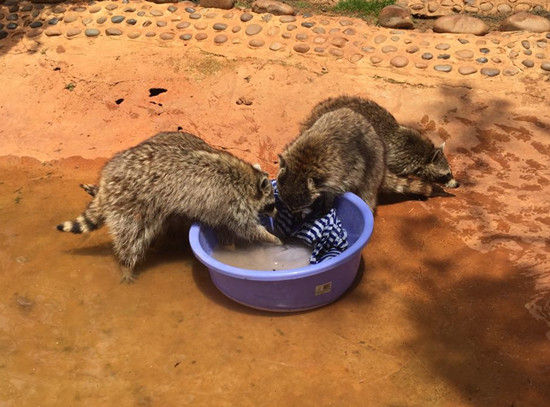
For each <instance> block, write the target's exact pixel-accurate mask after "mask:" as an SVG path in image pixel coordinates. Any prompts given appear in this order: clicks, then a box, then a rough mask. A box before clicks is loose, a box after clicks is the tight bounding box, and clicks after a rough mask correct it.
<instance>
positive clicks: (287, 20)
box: [279, 16, 296, 23]
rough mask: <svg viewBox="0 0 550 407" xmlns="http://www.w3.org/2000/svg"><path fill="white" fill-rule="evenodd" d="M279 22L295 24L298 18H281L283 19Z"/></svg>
mask: <svg viewBox="0 0 550 407" xmlns="http://www.w3.org/2000/svg"><path fill="white" fill-rule="evenodd" d="M279 21H280V22H281V23H293V22H294V21H296V17H294V16H281V17H279Z"/></svg>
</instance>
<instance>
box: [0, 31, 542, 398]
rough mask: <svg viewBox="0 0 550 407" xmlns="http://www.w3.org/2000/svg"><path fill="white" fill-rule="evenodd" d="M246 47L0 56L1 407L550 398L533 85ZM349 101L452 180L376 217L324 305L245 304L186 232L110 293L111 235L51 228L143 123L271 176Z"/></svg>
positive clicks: (71, 212)
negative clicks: (442, 189)
mask: <svg viewBox="0 0 550 407" xmlns="http://www.w3.org/2000/svg"><path fill="white" fill-rule="evenodd" d="M244 48H245V46H244V45H241V46H235V47H233V48H231V49H230V50H228V51H224V52H221V51H220V52H214V51H213V50H212V49H209V48H200V47H199V46H195V45H189V46H184V45H181V44H179V45H178V44H176V45H166V44H164V43H161V42H152V41H146V40H145V39H144V40H143V41H142V40H136V41H129V40H127V39H120V40H114V39H111V38H109V37H99V38H97V39H95V40H94V41H93V42H92V41H91V40H89V39H87V38H83V37H80V38H76V39H73V40H67V39H63V38H51V39H48V38H44V39H42V40H41V41H40V43H39V44H34V43H31V42H28V41H25V40H22V41H20V42H18V43H17V44H14V46H13V47H12V48H10V49H9V50H4V51H3V52H2V55H1V56H0V67H1V70H2V72H3V87H2V92H1V93H0V112H1V117H2V125H1V126H0V145H1V150H0V153H1V155H2V157H1V158H0V224H1V225H2V227H1V228H0V281H1V284H0V297H1V298H2V301H1V302H0V404H2V405H5V406H35V405H52V406H53V405H56V406H57V405H90V406H96V405H98V404H101V405H119V406H133V405H142V406H147V405H150V406H157V405H158V406H163V405H204V406H211V405H221V406H232V405H238V406H262V405H265V406H272V405H291V406H293V405H296V406H310V405H311V406H331V405H334V406H337V405H356V406H360V405H384V406H431V405H438V406H503V405H506V406H510V405H515V406H543V405H548V404H549V403H550V375H549V373H550V346H549V342H548V341H549V339H550V334H549V333H548V331H549V329H550V327H549V325H548V323H549V322H550V296H549V289H550V282H549V281H550V277H549V274H548V270H549V266H550V261H549V253H550V241H549V238H548V236H549V233H548V232H549V229H550V218H549V217H548V213H549V209H550V208H549V202H550V201H549V198H550V193H549V187H548V184H549V183H550V170H549V158H550V144H549V138H548V137H549V135H550V134H549V131H550V130H549V129H550V113H549V112H550V110H549V109H548V106H549V102H548V82H545V79H544V77H543V76H541V75H540V73H538V71H537V73H530V72H526V73H522V74H521V75H520V76H516V77H505V76H500V77H498V78H496V79H495V78H483V77H480V76H476V77H475V78H473V77H464V78H462V77H459V76H457V75H454V76H450V75H449V76H441V75H438V74H435V73H433V72H428V71H422V70H418V71H413V70H407V71H397V70H392V69H391V68H388V67H376V66H369V65H366V64H363V65H351V64H349V63H347V61H345V60H341V59H325V58H321V57H315V56H311V57H309V58H306V57H303V56H301V55H298V54H292V53H288V54H287V55H285V58H284V59H281V58H274V57H273V56H272V54H271V53H270V51H269V50H267V49H265V50H263V49H256V50H253V51H250V50H248V49H247V50H244ZM27 49H31V52H28V51H27ZM32 50H34V52H32ZM56 68H59V69H56ZM69 83H73V84H74V85H75V86H74V89H72V90H70V89H66V86H67V85H68V84H69ZM153 87H161V88H165V89H167V92H165V93H162V94H160V95H158V96H154V97H150V96H149V89H150V88H153ZM343 92H348V93H353V94H359V95H363V96H370V97H372V98H373V99H375V100H377V101H378V102H379V103H380V104H382V105H384V106H385V107H387V108H388V109H389V110H390V111H391V112H392V113H393V114H394V115H395V116H396V117H397V118H398V119H399V120H400V121H401V122H403V123H405V124H409V125H413V126H416V127H418V128H420V129H422V130H424V131H425V132H426V133H427V134H428V135H429V136H430V137H432V138H433V139H434V140H435V141H436V142H441V141H442V140H445V141H446V142H447V143H446V146H447V154H448V156H449V159H450V162H451V165H452V167H453V169H454V171H455V175H456V177H457V178H458V179H459V180H460V181H461V182H462V187H461V188H460V189H458V190H456V197H454V198H446V199H442V198H440V199H432V200H429V201H427V202H419V201H406V202H401V203H394V204H389V205H385V206H381V207H380V209H379V212H378V214H377V219H376V223H375V232H374V235H373V238H372V240H371V242H370V243H369V245H368V246H367V247H366V248H365V250H364V252H363V264H362V266H361V267H362V272H363V275H362V279H361V280H360V281H359V282H358V283H357V285H356V287H355V288H354V289H353V290H352V291H351V292H349V293H348V294H347V295H346V296H345V297H343V298H342V299H341V300H340V301H338V302H336V303H335V304H333V305H331V306H328V307H325V308H322V309H319V310H315V311H312V312H307V313H300V314H291V315H274V314H269V313H264V312H257V311H254V310H250V309H247V308H245V307H242V306H240V305H238V304H236V303H234V302H232V301H230V300H228V299H226V298H225V297H224V296H223V295H222V294H220V293H219V292H218V291H217V290H216V288H215V287H214V286H213V285H212V283H211V281H210V279H209V276H208V274H207V271H206V270H205V268H204V267H203V266H201V265H200V264H199V263H198V262H197V261H196V260H194V258H193V256H192V254H191V252H190V250H189V248H188V246H187V244H186V242H185V239H184V238H183V239H182V242H173V243H172V244H170V245H166V244H159V245H157V247H156V248H154V249H153V250H152V251H151V253H150V255H149V257H148V260H147V261H146V263H145V264H144V265H143V267H142V269H141V273H140V276H139V279H138V280H137V282H136V284H134V285H121V284H119V274H118V269H117V267H116V264H115V262H114V259H113V258H112V255H111V247H110V240H109V237H108V234H107V231H106V230H100V231H98V232H95V233H93V234H90V235H87V236H73V235H69V234H60V233H58V232H57V231H56V230H55V225H56V224H57V223H58V222H59V221H63V220H66V219H69V218H72V217H74V216H75V215H77V214H78V213H80V211H81V210H82V209H83V208H84V206H85V204H86V202H87V201H88V197H87V195H86V194H85V193H84V192H82V191H81V190H80V189H79V188H78V184H79V183H80V182H94V181H95V180H96V176H97V173H98V171H99V169H100V167H101V165H102V163H104V162H105V160H106V159H107V158H108V157H110V156H111V155H112V154H113V153H114V152H116V151H119V150H120V149H123V148H126V147H129V146H131V145H133V144H135V143H137V142H139V141H141V140H143V139H144V138H146V137H149V136H151V135H152V134H154V133H155V132H156V131H159V130H176V129H177V128H178V126H180V127H181V128H182V129H184V130H186V131H190V132H192V133H195V134H197V135H198V136H200V137H203V138H204V139H205V140H207V141H208V142H210V143H212V144H214V145H217V146H220V147H223V148H226V149H228V150H229V151H231V152H233V153H235V154H236V155H238V156H240V157H242V158H245V159H247V160H250V161H254V162H256V161H257V162H260V163H261V164H262V166H263V167H265V168H266V169H267V170H268V171H270V172H271V174H274V172H275V171H276V159H277V156H276V154H277V152H279V151H280V150H281V149H282V147H283V146H284V145H285V143H287V142H288V141H290V140H291V139H292V138H293V137H294V136H295V135H296V133H297V129H298V124H299V122H300V120H302V119H303V118H304V117H305V116H306V115H307V113H308V111H309V110H310V109H311V107H312V106H313V105H314V104H315V103H317V102H318V101H320V100H322V99H323V98H325V97H327V96H331V95H337V94H340V93H343ZM241 98H244V99H246V100H247V101H248V102H252V103H251V104H249V105H248V104H237V103H236V102H237V101H238V100H239V99H241ZM119 99H124V100H123V101H122V102H120V103H119V104H117V103H116V102H115V101H117V100H119ZM241 100H242V99H241Z"/></svg>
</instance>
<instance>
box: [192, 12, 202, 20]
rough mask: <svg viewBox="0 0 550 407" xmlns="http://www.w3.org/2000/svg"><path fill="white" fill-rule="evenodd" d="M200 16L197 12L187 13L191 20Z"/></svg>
mask: <svg viewBox="0 0 550 407" xmlns="http://www.w3.org/2000/svg"><path fill="white" fill-rule="evenodd" d="M201 17H202V16H201V15H200V14H199V13H193V14H189V18H190V19H192V20H198V19H199V18H201Z"/></svg>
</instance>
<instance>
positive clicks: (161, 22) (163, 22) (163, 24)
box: [157, 21, 166, 27]
mask: <svg viewBox="0 0 550 407" xmlns="http://www.w3.org/2000/svg"><path fill="white" fill-rule="evenodd" d="M157 27H166V21H157Z"/></svg>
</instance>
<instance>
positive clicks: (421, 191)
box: [382, 172, 454, 197]
mask: <svg viewBox="0 0 550 407" xmlns="http://www.w3.org/2000/svg"><path fill="white" fill-rule="evenodd" d="M382 191H383V192H393V193H395V192H397V193H400V194H410V195H420V196H425V197H434V196H454V195H453V194H449V193H448V192H446V191H445V190H444V189H443V188H441V187H440V186H439V185H437V184H432V183H429V182H426V181H423V180H421V179H416V178H408V177H399V176H397V175H395V174H392V173H391V172H386V176H385V178H384V182H383V183H382Z"/></svg>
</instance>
